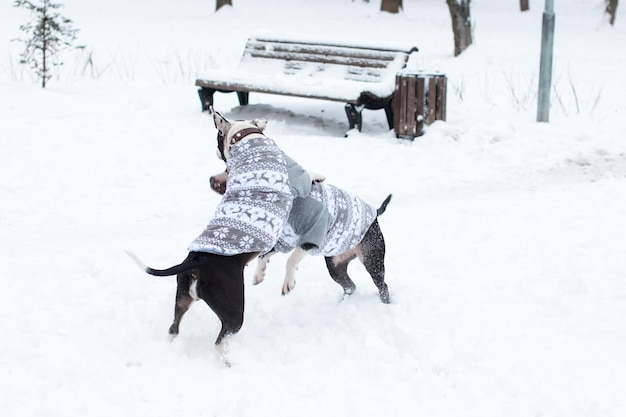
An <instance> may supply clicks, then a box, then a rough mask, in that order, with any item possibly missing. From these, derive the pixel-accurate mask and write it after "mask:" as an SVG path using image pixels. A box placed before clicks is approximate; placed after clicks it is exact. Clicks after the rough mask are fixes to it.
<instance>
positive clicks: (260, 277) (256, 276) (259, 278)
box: [252, 273, 265, 285]
mask: <svg viewBox="0 0 626 417" xmlns="http://www.w3.org/2000/svg"><path fill="white" fill-rule="evenodd" d="M264 279H265V274H264V273H261V274H254V277H253V278H252V285H257V284H260V283H262V282H263V280H264Z"/></svg>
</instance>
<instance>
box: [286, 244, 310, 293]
mask: <svg viewBox="0 0 626 417" xmlns="http://www.w3.org/2000/svg"><path fill="white" fill-rule="evenodd" d="M306 254H307V250H306V249H304V248H302V247H300V246H298V247H296V248H295V249H294V251H293V252H292V253H291V255H290V256H289V259H287V273H286V274H285V282H283V290H282V294H283V295H287V294H289V293H290V292H291V291H292V290H293V289H294V287H295V286H296V271H297V270H298V264H299V263H300V261H301V260H302V259H304V257H305V256H306Z"/></svg>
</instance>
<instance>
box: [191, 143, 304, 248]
mask: <svg viewBox="0 0 626 417" xmlns="http://www.w3.org/2000/svg"><path fill="white" fill-rule="evenodd" d="M228 165H229V166H230V171H229V174H228V180H227V183H226V193H225V194H224V196H223V197H222V201H221V202H220V203H219V204H218V206H217V208H216V209H215V216H214V217H213V219H211V221H210V222H209V224H208V226H207V227H206V229H205V230H204V232H202V234H201V235H200V236H198V237H197V238H196V239H195V240H194V241H193V242H192V243H191V244H190V245H189V251H190V252H211V253H216V254H219V255H238V254H241V253H249V252H261V253H266V252H268V251H270V250H271V249H272V248H273V247H274V246H275V245H276V242H277V241H278V238H279V237H280V236H281V235H282V233H283V228H284V225H285V223H286V222H287V216H288V215H289V212H290V210H291V205H292V201H293V195H292V193H291V190H290V185H289V178H288V175H287V164H286V161H285V155H284V153H283V152H282V151H281V150H280V149H279V148H278V146H277V145H276V143H275V142H274V141H273V140H272V139H270V138H267V137H253V138H250V139H246V140H245V141H242V142H240V143H238V144H237V145H236V146H233V147H232V148H231V149H230V152H229V155H228Z"/></svg>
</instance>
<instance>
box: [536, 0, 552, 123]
mask: <svg viewBox="0 0 626 417" xmlns="http://www.w3.org/2000/svg"><path fill="white" fill-rule="evenodd" d="M554 20H555V15H554V0H546V7H545V10H544V12H543V26H542V30H541V60H540V62H539V94H538V96H539V99H538V103H537V121H538V122H549V121H550V89H551V88H552V56H553V53H552V51H553V49H554Z"/></svg>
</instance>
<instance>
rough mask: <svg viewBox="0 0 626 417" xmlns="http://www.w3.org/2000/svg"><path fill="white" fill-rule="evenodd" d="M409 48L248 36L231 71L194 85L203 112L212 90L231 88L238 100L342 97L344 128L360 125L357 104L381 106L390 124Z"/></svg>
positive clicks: (202, 77)
mask: <svg viewBox="0 0 626 417" xmlns="http://www.w3.org/2000/svg"><path fill="white" fill-rule="evenodd" d="M415 52H417V48H416V47H412V46H407V47H404V48H394V47H389V46H366V45H358V44H355V45H345V44H338V43H333V42H320V41H311V40H302V39H300V40H297V39H284V38H275V37H267V36H266V37H251V38H249V39H248V41H247V43H246V46H245V49H244V52H243V56H242V58H241V61H240V63H239V66H238V67H237V68H236V69H235V70H231V71H212V72H210V73H209V74H201V75H200V76H199V77H198V79H197V80H196V86H198V87H200V89H199V91H198V92H199V95H200V101H201V103H202V110H203V111H205V110H208V109H209V106H212V105H213V95H214V93H215V92H218V91H219V92H237V94H238V96H239V103H240V104H241V105H246V104H248V97H249V93H250V92H254V93H266V94H278V95H285V96H294V97H305V98H314V99H320V100H329V101H339V102H344V103H346V114H347V116H348V121H349V124H350V129H352V128H354V127H358V129H359V130H360V128H361V120H362V119H361V111H362V110H363V108H366V109H384V110H385V112H386V114H387V121H388V122H389V126H390V128H393V110H392V107H391V100H392V98H393V94H394V89H395V76H396V74H397V73H398V72H399V71H401V70H402V69H403V68H405V67H406V65H407V62H408V60H409V57H410V56H411V54H413V53H415Z"/></svg>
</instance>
